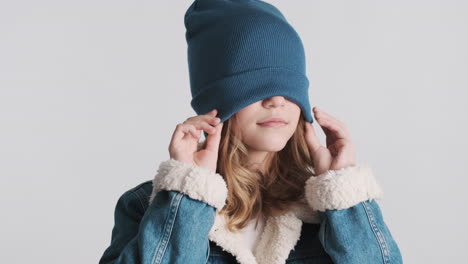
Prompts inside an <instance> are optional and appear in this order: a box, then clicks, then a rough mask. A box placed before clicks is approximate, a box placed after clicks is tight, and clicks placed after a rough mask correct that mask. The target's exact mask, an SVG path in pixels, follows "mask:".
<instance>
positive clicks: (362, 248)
mask: <svg viewBox="0 0 468 264" xmlns="http://www.w3.org/2000/svg"><path fill="white" fill-rule="evenodd" d="M382 197H383V191H382V189H381V188H380V186H379V184H378V183H377V181H376V179H375V178H374V176H373V173H372V170H371V169H370V167H368V166H366V165H363V164H359V165H353V166H350V167H347V168H343V169H340V170H330V171H327V172H326V173H324V174H321V175H319V176H317V177H313V178H311V179H309V180H308V181H307V182H306V198H307V200H308V202H309V204H310V205H311V207H312V208H313V209H315V210H316V211H318V213H319V217H320V230H319V240H320V242H321V244H322V246H323V248H324V249H325V251H326V252H327V254H328V255H329V256H330V257H331V259H332V260H333V262H334V263H337V264H357V263H359V264H366V263H369V264H371V263H372V264H376V263H385V264H393V263H403V260H402V256H401V252H400V249H399V248H398V245H397V243H396V241H395V239H394V238H393V236H392V235H391V233H390V230H389V229H388V226H387V225H386V223H385V221H384V218H383V215H382V212H381V209H380V207H379V205H378V203H377V201H376V199H381V198H382Z"/></svg>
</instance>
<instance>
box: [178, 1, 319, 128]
mask: <svg viewBox="0 0 468 264" xmlns="http://www.w3.org/2000/svg"><path fill="white" fill-rule="evenodd" d="M184 24H185V28H186V33H185V38H186V40H187V44H188V47H187V58H188V66H189V75H190V88H191V93H192V101H191V103H190V104H191V106H192V108H193V109H194V110H195V112H196V113H197V114H198V115H200V114H206V113H208V112H210V111H211V110H213V109H217V110H218V114H217V116H218V117H219V118H220V119H221V122H224V121H225V120H227V119H228V118H230V117H231V116H232V115H233V114H235V113H236V112H237V111H239V110H241V109H242V108H244V107H246V106H248V105H250V104H252V103H255V102H257V101H259V100H263V99H266V98H269V97H272V96H276V95H281V96H284V97H286V98H288V99H290V100H291V101H293V102H295V103H296V104H297V105H298V106H300V107H301V109H302V113H303V115H304V117H305V119H306V121H308V122H310V123H312V122H313V118H312V115H311V109H310V108H311V107H310V104H309V95H308V88H309V80H308V79H307V77H306V72H305V54H304V47H303V45H302V41H301V39H300V37H299V35H298V34H297V32H296V31H295V30H294V29H293V28H292V26H291V25H290V24H289V23H288V22H287V20H286V18H285V17H284V16H283V14H282V13H281V12H280V11H279V10H278V9H277V8H276V7H274V6H273V5H271V4H269V3H266V2H263V1H260V0H195V1H194V2H193V3H192V4H191V5H190V7H189V8H188V9H187V11H186V13H185V16H184ZM206 135H207V133H205V136H206Z"/></svg>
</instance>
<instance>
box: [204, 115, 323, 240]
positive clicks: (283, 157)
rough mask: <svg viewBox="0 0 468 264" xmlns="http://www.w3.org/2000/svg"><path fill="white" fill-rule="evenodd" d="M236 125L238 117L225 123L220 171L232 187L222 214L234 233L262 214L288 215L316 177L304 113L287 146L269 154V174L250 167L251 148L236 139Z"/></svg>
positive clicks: (229, 188) (218, 165)
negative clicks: (308, 182)
mask: <svg viewBox="0 0 468 264" xmlns="http://www.w3.org/2000/svg"><path fill="white" fill-rule="evenodd" d="M235 122H236V114H234V115H233V116H232V117H231V118H229V119H228V120H226V121H224V125H223V129H222V132H221V141H220V145H219V153H218V162H217V169H216V172H217V173H219V174H220V175H222V176H223V177H224V180H225V181H226V185H227V188H228V195H227V201H226V206H224V208H223V209H222V210H221V211H219V213H220V214H224V215H225V217H226V219H227V222H226V224H227V228H228V229H229V230H230V231H231V232H235V231H238V230H240V229H242V228H244V227H246V226H247V224H248V222H249V221H250V220H252V219H257V221H256V225H257V224H258V219H259V218H258V217H259V216H260V214H262V213H263V215H264V216H266V217H268V216H278V215H282V214H284V213H285V212H286V211H288V209H289V207H290V206H291V205H292V204H293V203H294V202H296V201H298V200H300V199H302V198H303V197H304V185H305V181H306V180H307V179H308V178H309V177H311V176H315V174H314V169H313V167H312V165H311V155H310V152H309V149H308V146H307V142H306V140H305V131H304V125H305V124H304V123H305V122H306V121H305V120H304V116H303V113H302V111H301V116H300V118H299V122H298V125H297V128H296V130H295V132H294V134H293V136H292V137H291V138H290V140H289V141H288V142H287V144H286V146H285V147H284V148H283V149H282V150H281V151H278V152H270V153H269V154H268V156H267V158H266V159H265V160H266V161H267V162H268V166H267V168H268V169H267V170H266V171H261V170H258V169H249V168H248V165H247V164H248V159H247V147H246V145H245V144H244V143H242V141H241V140H240V139H239V138H238V137H237V136H236V135H239V131H238V126H236V125H235V124H234V123H235ZM236 130H237V131H236ZM205 145H206V140H204V141H202V142H199V143H198V149H200V148H204V147H205Z"/></svg>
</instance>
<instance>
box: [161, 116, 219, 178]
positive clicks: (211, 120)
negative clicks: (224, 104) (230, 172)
mask: <svg viewBox="0 0 468 264" xmlns="http://www.w3.org/2000/svg"><path fill="white" fill-rule="evenodd" d="M216 114H217V110H216V109H213V110H212V111H211V112H208V113H206V114H204V115H198V116H192V117H189V118H187V119H186V120H185V121H184V122H183V123H179V124H177V126H176V129H175V131H174V133H173V134H172V138H171V143H170V144H169V155H170V157H171V159H175V160H179V161H182V162H185V163H188V164H191V165H193V166H198V167H203V168H207V169H210V170H212V171H213V172H216V165H217V161H218V148H219V142H220V139H221V130H222V128H223V123H219V122H220V121H221V120H220V119H219V117H216ZM218 123H219V124H218ZM213 126H214V127H213ZM202 131H206V132H207V133H208V136H207V138H206V141H207V143H206V148H205V149H200V150H199V151H197V148H198V141H199V140H200V137H201V132H202Z"/></svg>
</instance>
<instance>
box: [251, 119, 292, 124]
mask: <svg viewBox="0 0 468 264" xmlns="http://www.w3.org/2000/svg"><path fill="white" fill-rule="evenodd" d="M265 123H284V124H287V123H288V122H286V120H284V119H282V118H279V117H272V118H269V119H267V120H264V121H261V122H259V123H258V124H259V125H261V124H265Z"/></svg>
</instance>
